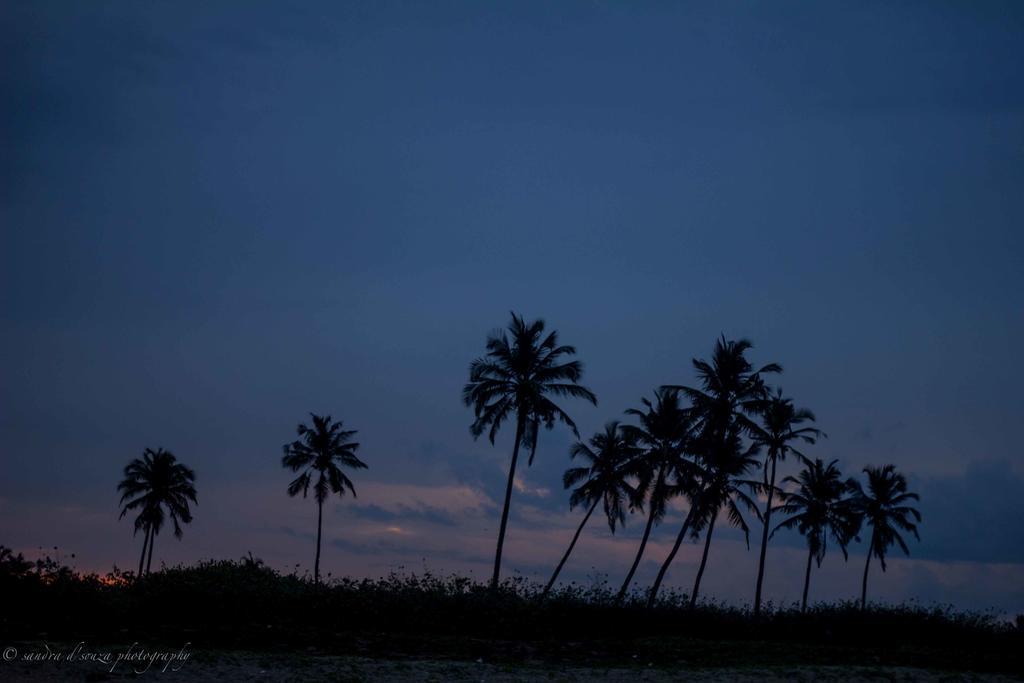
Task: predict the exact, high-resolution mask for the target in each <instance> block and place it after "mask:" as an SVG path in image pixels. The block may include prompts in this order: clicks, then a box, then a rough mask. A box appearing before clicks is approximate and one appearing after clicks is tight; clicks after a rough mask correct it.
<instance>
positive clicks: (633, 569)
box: [615, 467, 665, 601]
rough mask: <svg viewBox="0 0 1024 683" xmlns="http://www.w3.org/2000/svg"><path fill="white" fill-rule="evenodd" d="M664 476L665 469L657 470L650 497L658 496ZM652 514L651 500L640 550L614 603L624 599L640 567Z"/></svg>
mask: <svg viewBox="0 0 1024 683" xmlns="http://www.w3.org/2000/svg"><path fill="white" fill-rule="evenodd" d="M664 476H665V468H664V467H662V468H661V469H660V470H658V478H657V480H656V481H655V484H654V493H652V494H651V495H652V497H653V496H655V495H659V492H660V490H661V482H662V479H663V478H664ZM654 513H655V505H654V501H653V500H652V501H651V512H650V514H649V515H647V526H645V527H644V535H643V537H642V538H641V539H640V549H639V550H637V551H636V559H634V560H633V566H632V567H630V568H629V573H628V574H626V580H625V581H623V582H622V588H620V589H619V594H618V595H617V596H615V600H616V601H621V600H622V599H623V598H624V597H626V591H627V590H629V584H630V583H632V582H633V574H635V573H636V568H637V567H638V566H640V558H642V557H643V556H644V548H646V547H647V539H648V538H649V537H650V535H651V527H653V526H654Z"/></svg>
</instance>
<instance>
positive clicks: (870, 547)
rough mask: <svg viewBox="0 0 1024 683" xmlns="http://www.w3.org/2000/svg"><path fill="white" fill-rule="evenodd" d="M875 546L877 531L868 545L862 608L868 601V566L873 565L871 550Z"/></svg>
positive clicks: (861, 594)
mask: <svg viewBox="0 0 1024 683" xmlns="http://www.w3.org/2000/svg"><path fill="white" fill-rule="evenodd" d="M874 548H875V532H874V531H872V532H871V544H870V545H869V546H868V559H867V562H865V563H864V579H863V581H861V584H860V608H861V609H864V608H865V607H866V606H867V603H868V568H869V567H870V566H871V551H872V550H874Z"/></svg>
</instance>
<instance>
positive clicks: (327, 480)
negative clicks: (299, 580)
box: [281, 413, 367, 583]
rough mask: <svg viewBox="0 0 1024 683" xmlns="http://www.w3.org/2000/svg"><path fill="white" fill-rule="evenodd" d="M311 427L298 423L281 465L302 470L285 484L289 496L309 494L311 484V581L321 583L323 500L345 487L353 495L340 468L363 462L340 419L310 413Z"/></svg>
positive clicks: (357, 466)
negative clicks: (314, 514)
mask: <svg viewBox="0 0 1024 683" xmlns="http://www.w3.org/2000/svg"><path fill="white" fill-rule="evenodd" d="M309 416H310V418H311V419H312V420H313V426H312V427H307V426H306V425H305V424H302V423H300V424H299V426H298V427H297V428H296V430H295V431H296V433H297V434H298V435H299V438H298V439H297V440H296V441H293V442H291V443H289V444H285V445H284V456H283V457H282V458H281V465H282V466H283V467H286V468H288V469H290V470H291V471H292V472H298V471H299V470H302V474H300V475H299V476H298V477H296V478H295V479H294V480H292V482H291V483H290V484H288V495H289V496H297V495H298V494H299V492H300V491H301V492H302V497H303V498H305V497H306V496H307V494H308V493H309V485H310V484H311V483H313V479H314V477H315V478H316V483H313V497H314V498H315V499H316V506H317V517H316V560H315V561H314V563H313V582H314V583H319V582H320V539H321V537H322V534H323V521H324V501H325V500H327V496H328V495H330V494H331V493H336V494H338V495H339V496H344V495H345V489H348V490H349V491H350V492H351V493H352V497H353V498H354V497H355V495H356V489H355V487H354V486H353V485H352V481H351V480H350V479H349V478H348V476H346V475H345V473H344V472H343V471H342V469H341V468H342V467H348V468H351V469H365V468H366V466H367V465H366V463H364V462H363V461H362V460H360V459H359V458H357V457H356V451H357V450H358V449H359V444H358V443H355V442H352V441H350V440H349V439H351V438H352V437H353V436H355V435H356V431H355V430H346V429H343V428H342V422H341V421H340V420H339V421H338V422H332V421H331V416H330V415H315V414H313V413H310V414H309Z"/></svg>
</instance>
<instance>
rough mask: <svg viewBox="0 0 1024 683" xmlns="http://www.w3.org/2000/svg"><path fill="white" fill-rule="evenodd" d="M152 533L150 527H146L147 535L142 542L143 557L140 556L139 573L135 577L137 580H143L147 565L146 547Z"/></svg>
mask: <svg viewBox="0 0 1024 683" xmlns="http://www.w3.org/2000/svg"><path fill="white" fill-rule="evenodd" d="M150 531H151V530H150V528H149V525H148V524H147V525H146V535H145V536H144V537H143V541H142V555H140V556H139V573H138V574H136V575H135V578H136V579H141V578H142V567H143V566H144V565H145V562H146V547H147V546H148V545H149V534H150Z"/></svg>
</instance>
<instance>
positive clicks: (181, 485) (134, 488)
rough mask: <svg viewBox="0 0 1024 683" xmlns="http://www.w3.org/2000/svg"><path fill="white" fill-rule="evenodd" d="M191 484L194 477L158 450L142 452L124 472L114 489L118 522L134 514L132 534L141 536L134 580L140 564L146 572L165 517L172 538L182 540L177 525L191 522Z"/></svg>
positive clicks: (193, 488) (171, 455) (186, 469)
mask: <svg viewBox="0 0 1024 683" xmlns="http://www.w3.org/2000/svg"><path fill="white" fill-rule="evenodd" d="M195 481H196V473H195V472H194V471H192V470H191V469H190V468H188V467H186V466H185V465H183V464H181V463H180V462H178V460H177V458H175V457H174V454H173V453H171V452H170V451H165V450H164V449H162V448H158V449H156V450H155V451H154V450H153V449H152V448H147V449H146V450H144V451H143V452H142V458H141V459H140V458H136V459H134V460H132V461H131V462H130V463H128V465H127V466H126V467H125V468H124V479H122V480H121V483H120V484H118V485H117V490H118V491H120V492H121V518H123V517H124V516H125V515H127V514H128V512H129V511H135V510H137V511H138V515H137V516H136V517H135V533H138V532H139V531H143V532H144V533H145V538H144V540H143V542H142V555H141V556H140V557H139V573H138V575H137V576H139V577H141V576H142V570H143V561H144V560H145V565H146V566H145V569H146V573H147V574H148V573H149V571H150V567H151V566H152V564H153V546H154V544H155V542H156V536H157V534H159V533H160V529H161V528H162V527H163V525H164V519H165V517H167V516H169V517H170V518H171V522H172V523H173V524H174V536H175V538H179V539H180V538H181V536H182V529H181V525H182V524H189V523H191V522H192V511H191V510H190V509H189V503H190V502H191V503H192V504H193V505H195V504H197V502H196V487H195ZM165 510H166V513H165ZM147 547H148V549H149V557H148V560H147V559H146V550H147Z"/></svg>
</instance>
